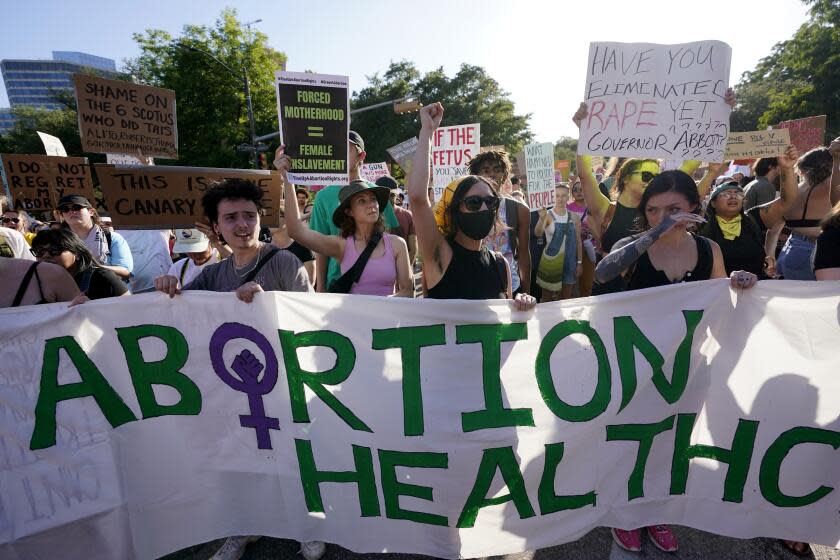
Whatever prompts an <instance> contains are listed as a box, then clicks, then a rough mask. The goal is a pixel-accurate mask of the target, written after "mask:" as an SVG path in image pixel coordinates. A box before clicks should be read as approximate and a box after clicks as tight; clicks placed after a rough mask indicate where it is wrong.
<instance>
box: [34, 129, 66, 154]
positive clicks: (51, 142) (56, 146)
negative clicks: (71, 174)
mask: <svg viewBox="0 0 840 560" xmlns="http://www.w3.org/2000/svg"><path fill="white" fill-rule="evenodd" d="M36 133H37V134H38V137H39V138H41V142H43V143H44V150H45V151H46V154H47V155H48V156H61V157H67V150H65V149H64V144H62V143H61V139H60V138H58V137H56V136H53V135H52V134H47V133H46V132H38V131H36Z"/></svg>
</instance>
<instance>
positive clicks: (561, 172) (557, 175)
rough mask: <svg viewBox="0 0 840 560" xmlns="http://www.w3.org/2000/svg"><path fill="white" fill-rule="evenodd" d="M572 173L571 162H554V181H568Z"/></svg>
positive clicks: (564, 160) (562, 160)
mask: <svg viewBox="0 0 840 560" xmlns="http://www.w3.org/2000/svg"><path fill="white" fill-rule="evenodd" d="M571 172H572V162H571V161H569V160H567V159H558V160H557V161H555V162H554V180H555V181H557V182H560V181H568V180H569V174H570V173H571Z"/></svg>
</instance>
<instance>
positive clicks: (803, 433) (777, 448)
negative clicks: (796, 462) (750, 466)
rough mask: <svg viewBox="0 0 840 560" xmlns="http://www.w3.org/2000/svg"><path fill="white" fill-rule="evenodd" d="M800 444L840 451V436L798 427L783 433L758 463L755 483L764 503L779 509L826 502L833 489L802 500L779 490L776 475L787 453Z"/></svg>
mask: <svg viewBox="0 0 840 560" xmlns="http://www.w3.org/2000/svg"><path fill="white" fill-rule="evenodd" d="M803 443H820V444H822V445H830V446H831V447H833V448H834V449H837V448H838V447H840V433H838V432H834V431H832V430H823V429H821V428H808V427H805V426H799V427H796V428H791V429H790V430H788V431H786V432H784V433H783V434H782V435H780V436H779V437H778V438H776V441H774V442H773V443H772V444H771V445H770V447H768V448H767V452H766V453H765V454H764V458H763V459H762V460H761V469H760V470H759V475H758V483H759V486H760V487H761V495H762V496H764V499H765V500H767V501H768V502H770V503H771V504H773V505H774V506H778V507H802V506H807V505H811V504H813V503H814V502H816V501H818V500H821V499H823V498H825V497H826V496H827V495H828V494H829V493H831V491H832V490H834V488H832V487H831V486H820V487H819V488H817V489H816V490H814V491H813V492H811V493H810V494H807V495H805V496H788V495H787V494H784V493H783V492H782V491H781V489H780V488H779V471H780V470H781V468H782V462H783V461H784V460H785V457H787V455H788V453H790V451H791V450H792V449H793V448H794V447H796V446H797V445H800V444H803Z"/></svg>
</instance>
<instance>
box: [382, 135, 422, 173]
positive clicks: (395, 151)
mask: <svg viewBox="0 0 840 560" xmlns="http://www.w3.org/2000/svg"><path fill="white" fill-rule="evenodd" d="M385 151H386V152H388V155H389V156H391V157H392V158H394V161H395V162H397V165H399V166H400V167H401V168H402V170H403V171H404V172H405V174H406V176H407V175H408V174H409V173H411V160H412V158H413V157H414V152H416V151H417V137H416V136H415V137H414V138H409V139H408V140H406V141H405V142H400V143H399V144H397V145H396V146H391V147H390V148H387V149H386V150H385Z"/></svg>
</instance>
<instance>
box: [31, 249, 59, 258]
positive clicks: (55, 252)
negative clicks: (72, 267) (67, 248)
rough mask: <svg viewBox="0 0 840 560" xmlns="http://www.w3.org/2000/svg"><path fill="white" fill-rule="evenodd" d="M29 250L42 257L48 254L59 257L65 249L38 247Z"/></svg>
mask: <svg viewBox="0 0 840 560" xmlns="http://www.w3.org/2000/svg"><path fill="white" fill-rule="evenodd" d="M29 252H30V253H32V254H33V255H35V257H36V258H39V259H40V258H43V257H46V256H50V257H57V256H59V255H60V254H61V253H63V252H64V249H62V248H60V247H39V248H38V249H29Z"/></svg>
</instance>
